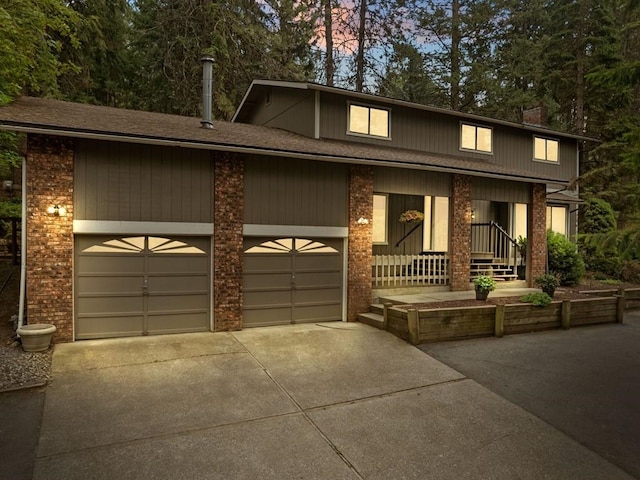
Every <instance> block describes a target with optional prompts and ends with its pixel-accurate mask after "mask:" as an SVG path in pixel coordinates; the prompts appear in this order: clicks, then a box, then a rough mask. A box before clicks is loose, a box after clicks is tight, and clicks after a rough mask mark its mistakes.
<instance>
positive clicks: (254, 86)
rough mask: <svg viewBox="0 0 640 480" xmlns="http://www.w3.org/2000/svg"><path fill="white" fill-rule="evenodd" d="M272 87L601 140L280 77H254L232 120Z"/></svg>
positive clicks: (589, 139)
mask: <svg viewBox="0 0 640 480" xmlns="http://www.w3.org/2000/svg"><path fill="white" fill-rule="evenodd" d="M270 87H280V88H290V89H295V90H309V91H318V92H326V93H332V94H336V95H341V96H343V97H348V98H351V99H358V100H361V101H363V102H369V103H371V102H375V103H378V104H383V105H389V106H394V105H396V106H401V107H405V108H411V109H414V110H421V111H426V112H433V113H437V114H440V115H448V116H451V117H457V118H461V119H464V120H467V121H471V122H482V123H488V124H492V125H502V126H507V127H511V128H517V129H520V130H526V131H529V132H534V133H539V134H543V135H553V136H556V137H563V138H573V139H576V140H583V141H588V142H599V140H598V139H595V138H591V137H585V136H582V135H575V134H572V133H566V132H561V131H558V130H553V129H551V128H547V127H542V126H539V125H531V124H527V123H515V122H508V121H505V120H497V119H495V118H489V117H483V116H481V115H474V114H471V113H464V112H458V111H456V110H450V109H447V108H440V107H434V106H432V105H423V104H420V103H412V102H407V101H405V100H397V99H394V98H388V97H380V96H378V95H372V94H369V93H361V92H354V91H352V90H346V89H343V88H338V87H328V86H326V85H320V84H317V83H311V82H285V81H279V80H254V81H252V82H251V85H250V86H249V88H248V89H247V92H246V93H245V95H244V98H243V99H242V101H241V102H240V105H239V106H238V108H237V109H236V112H235V114H234V115H233V118H232V119H231V121H232V122H236V121H238V122H241V121H243V119H244V118H245V117H246V115H247V114H248V110H250V109H251V106H252V105H253V104H254V103H255V101H256V99H257V98H262V96H263V95H264V90H265V89H268V88H270Z"/></svg>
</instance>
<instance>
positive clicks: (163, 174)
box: [75, 140, 213, 223]
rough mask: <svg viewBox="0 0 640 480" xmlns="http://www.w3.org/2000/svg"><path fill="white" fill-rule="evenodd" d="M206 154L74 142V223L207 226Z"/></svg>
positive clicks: (208, 163)
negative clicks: (75, 220)
mask: <svg viewBox="0 0 640 480" xmlns="http://www.w3.org/2000/svg"><path fill="white" fill-rule="evenodd" d="M212 179H213V171H212V166H211V153H210V152H208V151H205V150H189V149H183V148H167V147H159V146H154V145H139V144H129V143H116V142H100V141H90V140H78V142H77V151H76V163H75V209H76V210H75V212H76V217H75V218H77V219H78V220H112V221H138V222H194V223H211V222H212V193H211V188H210V185H212V183H213V180H212Z"/></svg>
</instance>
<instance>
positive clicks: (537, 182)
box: [0, 81, 590, 341]
mask: <svg viewBox="0 0 640 480" xmlns="http://www.w3.org/2000/svg"><path fill="white" fill-rule="evenodd" d="M203 123H204V125H201V121H200V119H197V118H190V117H181V116H175V115H166V114H157V113H149V112H140V111H130V110H123V109H115V108H108V107H100V106H92V105H83V104H76V103H70V102H62V101H56V100H48V99H38V98H29V97H22V98H19V99H17V100H16V101H14V102H13V103H11V104H9V105H6V106H4V107H1V108H0V128H2V129H7V130H13V131H17V132H24V133H26V134H27V147H26V155H25V168H26V179H27V180H26V191H25V197H24V198H25V201H26V209H27V215H26V222H25V224H26V227H25V228H26V244H25V250H26V308H25V310H26V317H27V319H28V322H29V323H52V324H54V325H56V327H57V328H58V333H57V341H73V340H80V339H90V338H104V337H117V336H133V335H147V334H163V333H175V332H196V331H209V330H213V331H225V330H237V329H241V328H245V327H250V326H261V325H275V324H283V323H295V322H309V321H313V322H315V321H329V320H348V321H353V320H355V319H356V316H357V314H358V313H361V312H364V311H366V310H367V309H368V306H369V303H370V302H371V301H372V299H374V298H375V297H376V296H377V295H379V291H380V290H383V289H390V288H396V287H400V286H402V287H403V288H406V287H412V288H431V287H439V288H446V289H450V290H466V289H469V288H470V280H471V277H472V276H473V275H474V274H476V273H478V272H487V271H488V272H490V273H492V274H494V275H495V276H497V277H499V278H503V279H504V280H505V281H515V280H512V279H513V278H514V277H515V276H516V272H515V267H516V263H519V262H520V260H519V258H518V257H517V248H516V245H515V243H514V239H515V238H517V236H518V235H522V236H524V237H527V238H528V240H529V241H528V245H529V247H528V248H529V251H528V255H527V265H526V269H527V276H526V278H527V282H528V283H529V284H531V281H532V279H533V278H534V277H535V276H537V275H539V274H542V273H544V271H545V264H546V241H545V235H546V229H547V226H548V225H547V222H548V221H551V226H552V227H553V228H554V229H556V230H562V231H563V233H566V234H568V235H571V234H573V233H575V224H576V221H575V212H574V207H573V206H572V205H573V204H575V202H576V201H577V198H576V196H575V194H574V193H573V192H571V191H570V190H567V191H564V190H566V189H567V187H568V186H569V185H570V184H571V182H572V181H573V179H574V178H575V177H576V176H577V172H578V161H577V158H578V155H577V153H578V149H579V147H580V144H581V143H582V142H584V141H588V140H590V139H588V138H584V137H580V136H576V135H570V134H566V133H561V132H557V131H552V130H549V129H547V128H545V127H543V126H540V125H535V124H531V123H523V124H516V123H510V122H504V121H498V120H492V119H488V118H483V117H479V116H475V115H468V114H463V113H460V112H453V111H449V110H445V109H439V108H434V107H429V106H424V105H416V104H412V103H407V102H403V101H397V100H392V99H388V98H380V97H377V96H373V95H368V94H362V93H355V92H351V91H346V90H342V89H338V88H333V87H326V86H322V85H316V84H312V83H291V82H280V81H277V82H275V81H255V82H253V84H252V85H251V86H250V88H249V90H248V91H247V93H246V95H245V97H244V99H243V101H242V103H241V105H240V106H239V107H238V109H237V112H236V113H235V116H234V118H233V121H232V122H222V121H209V120H206V119H205V121H204V122H203ZM203 126H205V127H211V128H203ZM552 198H553V202H552V201H551V199H552ZM410 210H416V211H419V212H421V213H422V214H423V216H424V221H422V222H417V223H410V222H409V223H402V222H400V221H399V218H400V215H401V214H402V213H403V212H406V211H410Z"/></svg>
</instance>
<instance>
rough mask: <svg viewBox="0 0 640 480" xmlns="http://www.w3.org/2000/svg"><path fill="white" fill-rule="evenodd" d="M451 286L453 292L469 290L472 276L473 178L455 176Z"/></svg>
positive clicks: (452, 214) (452, 194)
mask: <svg viewBox="0 0 640 480" xmlns="http://www.w3.org/2000/svg"><path fill="white" fill-rule="evenodd" d="M451 181H452V189H451V191H452V193H451V232H450V234H449V242H450V243H449V262H450V270H449V285H450V288H451V291H454V292H455V291H461V290H469V279H470V276H471V267H470V264H471V177H469V176H467V175H453V177H452V180H451Z"/></svg>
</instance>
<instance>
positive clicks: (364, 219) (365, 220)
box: [356, 217, 369, 225]
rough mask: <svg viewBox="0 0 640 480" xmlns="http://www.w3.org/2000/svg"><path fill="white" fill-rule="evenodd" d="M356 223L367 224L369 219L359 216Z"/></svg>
mask: <svg viewBox="0 0 640 480" xmlns="http://www.w3.org/2000/svg"><path fill="white" fill-rule="evenodd" d="M356 223H357V224H358V225H369V219H368V218H364V217H360V218H359V219H358V220H357V221H356Z"/></svg>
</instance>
